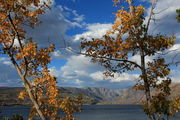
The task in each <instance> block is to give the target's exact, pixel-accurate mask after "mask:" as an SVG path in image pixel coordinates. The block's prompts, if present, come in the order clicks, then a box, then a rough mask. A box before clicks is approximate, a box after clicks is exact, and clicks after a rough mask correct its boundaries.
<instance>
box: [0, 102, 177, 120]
mask: <svg viewBox="0 0 180 120" xmlns="http://www.w3.org/2000/svg"><path fill="white" fill-rule="evenodd" d="M29 108H30V107H28V106H0V112H1V113H0V119H2V117H8V116H12V115H13V114H21V115H23V116H24V118H25V120H26V119H27V116H28V111H29ZM82 109H83V111H82V112H80V113H77V114H75V116H76V118H77V120H148V117H147V116H146V115H145V114H144V113H143V110H142V108H141V106H140V105H84V106H82ZM170 120H180V114H178V115H177V116H176V117H174V118H170Z"/></svg>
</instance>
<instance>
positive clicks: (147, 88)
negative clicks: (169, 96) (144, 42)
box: [140, 50, 156, 120]
mask: <svg viewBox="0 0 180 120" xmlns="http://www.w3.org/2000/svg"><path fill="white" fill-rule="evenodd" d="M140 56H141V72H142V78H143V81H144V87H145V95H146V103H147V106H148V114H149V118H150V120H156V118H155V115H154V113H151V112H150V105H151V90H150V85H149V82H148V79H147V74H146V66H145V55H144V52H143V50H141V51H140Z"/></svg>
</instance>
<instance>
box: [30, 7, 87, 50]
mask: <svg viewBox="0 0 180 120" xmlns="http://www.w3.org/2000/svg"><path fill="white" fill-rule="evenodd" d="M40 20H41V21H42V24H41V25H40V26H37V27H35V28H34V29H31V28H27V31H28V32H27V36H28V37H33V40H34V41H36V42H37V43H39V44H40V45H42V46H45V45H48V44H50V43H54V44H56V46H57V47H64V40H71V38H70V37H69V36H67V35H66V32H67V31H68V30H69V29H71V28H74V27H82V26H83V25H84V24H85V23H84V22H83V20H84V16H83V15H79V14H78V13H77V12H75V10H72V9H70V8H68V7H64V6H61V5H58V6H55V5H52V7H51V10H47V11H46V13H45V14H44V15H41V16H40Z"/></svg>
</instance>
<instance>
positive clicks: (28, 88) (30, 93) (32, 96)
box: [8, 53, 46, 120]
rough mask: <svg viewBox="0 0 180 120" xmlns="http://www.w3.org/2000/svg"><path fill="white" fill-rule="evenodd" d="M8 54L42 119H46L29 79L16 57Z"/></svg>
mask: <svg viewBox="0 0 180 120" xmlns="http://www.w3.org/2000/svg"><path fill="white" fill-rule="evenodd" d="M8 55H9V57H10V58H11V61H12V63H13V65H14V67H15V68H16V70H17V72H18V74H19V76H20V77H21V80H22V82H23V83H24V87H25V89H26V91H27V92H28V95H29V98H30V99H31V101H32V103H33V105H34V106H35V108H36V110H37V113H38V115H39V117H40V118H41V120H46V119H45V116H44V114H43V113H42V111H41V110H40V107H39V105H38V103H37V101H36V100H35V98H34V95H33V94H32V92H31V88H30V85H29V83H28V81H27V79H26V78H25V76H24V75H23V73H22V72H21V70H20V68H19V66H18V64H17V63H16V61H15V59H14V57H13V56H12V55H11V54H10V53H8Z"/></svg>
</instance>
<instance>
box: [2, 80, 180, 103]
mask: <svg viewBox="0 0 180 120" xmlns="http://www.w3.org/2000/svg"><path fill="white" fill-rule="evenodd" d="M171 88H172V91H171V93H172V94H171V97H175V96H177V95H178V94H179V93H180V83H176V84H172V85H171ZM59 89H60V91H61V92H60V97H66V96H71V97H77V96H78V95H80V94H81V95H83V99H84V104H139V103H141V102H142V101H143V100H144V99H145V96H144V93H143V92H142V91H135V90H133V89H124V90H112V89H107V88H97V87H86V88H74V87H60V88H59ZM21 90H23V88H21V87H13V88H11V87H0V105H14V104H22V105H27V104H30V103H31V102H30V101H29V100H19V99H18V98H17V96H18V93H19V92H20V91H21ZM153 93H156V91H155V90H154V91H153Z"/></svg>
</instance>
